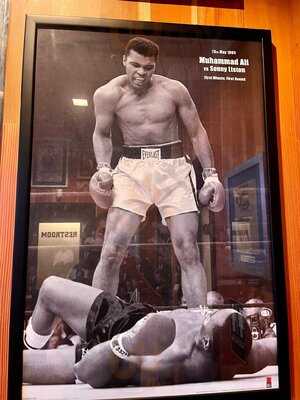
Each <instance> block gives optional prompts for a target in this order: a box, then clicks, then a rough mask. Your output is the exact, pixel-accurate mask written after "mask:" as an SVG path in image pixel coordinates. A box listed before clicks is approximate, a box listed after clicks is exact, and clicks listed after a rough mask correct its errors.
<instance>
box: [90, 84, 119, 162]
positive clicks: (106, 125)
mask: <svg viewBox="0 0 300 400" xmlns="http://www.w3.org/2000/svg"><path fill="white" fill-rule="evenodd" d="M117 98H118V90H117V88H115V87H113V86H112V85H110V84H107V85H105V86H102V87H100V88H99V89H97V90H96V92H95V94H94V110H95V118H96V124H95V129H94V133H93V146H94V152H95V157H96V161H97V163H100V162H105V163H108V164H110V162H111V156H112V141H111V130H110V128H111V126H112V124H113V120H114V108H115V104H116V101H117Z"/></svg>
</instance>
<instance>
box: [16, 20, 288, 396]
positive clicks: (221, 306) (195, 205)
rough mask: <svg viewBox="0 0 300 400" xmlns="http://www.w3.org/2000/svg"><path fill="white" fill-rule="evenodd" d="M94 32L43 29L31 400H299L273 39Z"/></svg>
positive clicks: (26, 291)
mask: <svg viewBox="0 0 300 400" xmlns="http://www.w3.org/2000/svg"><path fill="white" fill-rule="evenodd" d="M83 21H84V19H83ZM80 22H81V23H82V20H80V21H79V22H78V23H77V24H76V23H70V22H66V23H65V25H64V23H63V22H61V21H59V22H57V21H55V18H53V20H51V18H49V19H47V21H45V22H44V23H43V21H39V20H38V18H37V19H35V18H29V19H28V21H27V39H26V40H25V55H24V71H23V98H22V121H21V124H23V125H22V126H23V131H24V133H23V142H22V144H21V146H23V149H27V150H23V151H24V153H22V152H21V156H20V157H21V158H20V160H19V169H22V171H23V172H22V173H21V172H19V181H18V191H19V192H18V193H19V195H18V196H19V197H18V201H19V205H20V207H19V211H18V212H20V213H21V212H22V210H23V214H22V215H23V217H22V223H23V225H22V226H23V228H22V229H20V233H19V235H20V236H18V232H17V234H16V242H18V244H15V257H14V271H16V270H17V269H18V270H19V271H22V273H21V276H23V277H24V282H22V283H19V287H20V288H23V290H20V293H19V294H18V296H19V297H18V299H15V303H14V307H17V305H18V307H19V310H20V311H19V312H18V316H19V317H18V318H19V320H18V323H17V325H16V326H19V337H20V336H22V338H23V344H21V343H16V346H17V348H19V349H20V350H19V354H20V358H19V361H18V362H16V364H14V360H10V365H11V366H12V365H17V366H18V367H17V370H18V374H19V376H20V377H21V380H22V384H20V387H21V389H20V390H21V391H22V394H21V395H20V400H21V399H23V400H30V399H36V400H62V399H64V400H71V399H72V400H73V399H95V400H96V399H106V400H108V399H109V400H114V399H135V398H136V399H137V398H139V399H140V398H143V399H144V398H145V399H146V398H166V397H168V398H170V397H172V398H176V397H184V396H195V398H201V397H202V395H204V396H205V398H211V399H214V400H215V399H219V397H218V396H221V397H220V398H222V399H223V398H224V399H225V398H226V399H227V398H228V399H233V398H237V399H246V398H249V397H247V395H249V392H250V393H252V395H253V396H259V395H261V396H264V398H265V399H268V398H271V397H269V396H271V395H272V393H282V394H284V390H285V389H286V387H287V386H288V382H286V381H285V376H284V369H285V368H286V365H287V364H286V359H285V358H284V356H283V355H282V353H283V352H284V351H285V345H284V339H285V333H284V332H285V329H286V328H285V319H284V318H283V319H282V320H280V316H279V314H280V313H279V309H282V307H284V302H283V303H281V305H280V307H281V308H279V306H278V299H277V296H280V293H281V294H282V293H284V283H283V282H282V278H281V277H282V275H280V274H281V273H282V272H280V268H281V267H282V248H281V246H282V245H281V241H280V240H281V238H280V233H279V231H280V230H277V229H275V228H274V226H275V224H274V220H275V219H276V215H277V216H278V215H279V214H276V212H274V210H275V211H276V209H277V212H278V201H279V200H278V198H277V197H276V195H274V188H275V187H276V185H277V181H276V174H275V172H274V171H275V170H276V168H275V167H274V168H273V170H272V171H271V163H273V162H274V158H275V157H276V140H275V138H276V132H274V131H273V130H272V126H271V124H270V121H272V118H274V115H273V114H274V113H272V111H273V106H274V105H273V101H274V99H273V98H272V93H267V90H266V88H267V87H269V86H270V76H269V77H267V78H266V76H267V75H268V70H267V67H268V65H269V64H268V63H271V62H272V60H270V46H271V38H270V35H269V32H268V31H259V30H246V29H232V28H212V27H204V26H202V27H200V26H199V27H197V26H194V27H190V26H186V27H184V26H182V25H173V24H166V25H165V26H163V25H164V24H155V23H135V22H128V23H126V22H124V21H123V22H122V21H120V22H117V21H113V22H110V21H109V20H95V21H90V24H89V21H88V20H85V22H84V23H82V24H80ZM268 46H269V47H268ZM268 57H269V58H268ZM27 78H29V79H27ZM271 85H272V82H271ZM270 114H271V115H270ZM274 143H275V144H274ZM272 153H273V154H274V155H273V156H272ZM22 154H23V156H22ZM27 154H30V156H29V157H27ZM22 157H23V158H22ZM272 165H274V164H272ZM24 170H25V171H27V175H26V174H24ZM29 187H30V189H27V188H29ZM20 192H22V193H21V194H20ZM276 220H277V222H278V223H280V215H279V218H278V219H276ZM22 232H23V233H22ZM21 235H23V238H24V240H22V243H23V244H22V245H21V244H20V238H21ZM275 243H276V246H275V245H274V244H275ZM22 246H23V247H22ZM20 254H22V257H20ZM20 263H21V264H20ZM16 279H20V276H19V278H17V277H15V280H16ZM22 285H23V286H22ZM22 292H23V293H22ZM280 301H281V300H280ZM22 310H23V311H22ZM16 329H17V328H16ZM21 331H22V332H21ZM280 332H281V335H282V336H280ZM16 351H17V350H16ZM20 360H21V361H20ZM11 368H12V367H11ZM207 395H208V397H206V396H207ZM252 395H251V396H252ZM210 396H211V397H210ZM224 396H225V397H224ZM226 396H228V397H226ZM232 396H237V397H232ZM189 398H190V397H189ZM257 398H263V397H257Z"/></svg>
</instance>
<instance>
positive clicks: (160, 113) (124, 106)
mask: <svg viewBox="0 0 300 400" xmlns="http://www.w3.org/2000/svg"><path fill="white" fill-rule="evenodd" d="M175 111H176V105H175V102H174V100H173V99H172V98H171V96H170V95H168V93H166V92H165V91H162V90H160V91H159V90H151V91H149V93H147V94H145V95H142V96H138V95H135V94H132V93H125V94H124V96H122V98H121V99H120V101H119V104H118V105H117V108H116V115H117V118H118V120H119V122H120V123H121V125H129V126H131V125H139V126H141V125H143V124H161V123H168V122H169V121H170V120H172V119H173V118H175Z"/></svg>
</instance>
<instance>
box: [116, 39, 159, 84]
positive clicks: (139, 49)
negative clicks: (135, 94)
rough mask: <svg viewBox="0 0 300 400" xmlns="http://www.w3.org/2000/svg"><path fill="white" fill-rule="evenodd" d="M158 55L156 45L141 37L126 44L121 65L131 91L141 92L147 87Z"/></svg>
mask: <svg viewBox="0 0 300 400" xmlns="http://www.w3.org/2000/svg"><path fill="white" fill-rule="evenodd" d="M158 53H159V47H158V45H157V44H156V43H154V42H152V41H151V40H149V39H146V38H143V37H135V38H133V39H131V40H130V41H129V42H128V43H127V46H126V48H125V52H124V56H123V65H124V67H125V70H126V75H127V78H128V82H129V85H130V86H131V87H132V88H133V89H135V90H143V89H145V88H148V87H149V85H150V82H151V78H152V75H153V73H154V71H155V66H156V61H157V58H158Z"/></svg>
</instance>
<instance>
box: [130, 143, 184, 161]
mask: <svg viewBox="0 0 300 400" xmlns="http://www.w3.org/2000/svg"><path fill="white" fill-rule="evenodd" d="M183 155H184V154H183V149H182V143H181V142H176V143H171V144H165V145H157V146H155V145H153V146H152V145H151V146H132V147H131V146H123V156H124V157H128V158H135V159H146V158H158V159H161V158H179V157H183Z"/></svg>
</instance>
